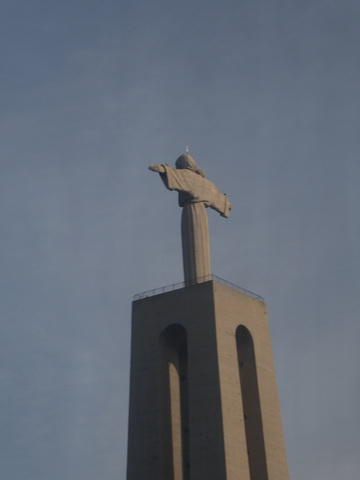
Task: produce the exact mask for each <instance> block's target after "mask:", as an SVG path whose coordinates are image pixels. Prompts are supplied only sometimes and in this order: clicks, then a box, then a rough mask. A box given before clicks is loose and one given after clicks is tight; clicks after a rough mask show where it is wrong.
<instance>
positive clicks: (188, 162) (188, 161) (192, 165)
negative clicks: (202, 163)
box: [175, 154, 205, 177]
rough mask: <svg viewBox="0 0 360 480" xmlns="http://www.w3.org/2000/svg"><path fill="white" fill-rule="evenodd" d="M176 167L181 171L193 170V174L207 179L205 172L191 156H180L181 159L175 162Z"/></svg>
mask: <svg viewBox="0 0 360 480" xmlns="http://www.w3.org/2000/svg"><path fill="white" fill-rule="evenodd" d="M175 166H176V168H177V169H179V170H191V171H192V172H194V173H197V174H198V175H201V176H202V177H205V172H204V171H203V170H201V168H200V167H198V166H197V165H196V162H195V160H194V159H193V158H192V157H190V155H187V154H184V155H180V157H179V158H178V159H177V160H176V162H175Z"/></svg>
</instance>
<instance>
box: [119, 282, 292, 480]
mask: <svg viewBox="0 0 360 480" xmlns="http://www.w3.org/2000/svg"><path fill="white" fill-rule="evenodd" d="M254 402H255V403H254ZM254 405H255V406H254ZM205 478H206V479H207V480H288V473H287V465H286V456H285V449H284V443H283V438H282V428H281V420H280V411H279V405H278V400H277V392H276V384H275V373H274V368H273V362H272V355H271V345H270V338H269V331H268V325H267V316H266V307H265V304H264V303H263V302H260V301H259V300H255V299H253V298H250V297H248V296H246V295H244V294H242V293H240V292H238V291H236V290H234V289H232V288H229V287H227V286H224V285H222V284H220V283H218V282H214V281H208V282H204V283H200V284H196V285H192V286H189V287H186V288H183V289H180V290H176V291H173V292H169V293H164V294H161V295H156V296H153V297H149V298H145V299H142V300H137V301H135V302H134V303H133V319H132V353H131V379H130V412H129V442H128V470H127V480H203V479H205Z"/></svg>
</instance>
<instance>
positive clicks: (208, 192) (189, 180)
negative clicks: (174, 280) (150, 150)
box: [160, 165, 230, 285]
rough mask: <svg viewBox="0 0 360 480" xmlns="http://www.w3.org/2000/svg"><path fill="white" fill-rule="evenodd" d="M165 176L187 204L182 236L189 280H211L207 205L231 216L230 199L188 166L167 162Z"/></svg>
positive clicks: (183, 217)
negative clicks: (171, 165)
mask: <svg viewBox="0 0 360 480" xmlns="http://www.w3.org/2000/svg"><path fill="white" fill-rule="evenodd" d="M163 167H164V168H165V172H164V173H161V174H160V175H161V178H162V180H163V182H164V184H165V186H166V188H168V189H169V190H176V191H177V192H179V205H180V207H182V208H183V211H182V218H181V237H182V250H183V265H184V276H185V283H186V284H187V285H189V284H192V283H197V282H201V281H206V280H210V275H211V268H210V244H209V226H208V219H207V214H206V208H207V207H210V208H212V209H214V210H216V211H217V212H219V213H220V215H222V216H224V217H228V216H229V210H230V202H229V199H228V197H227V196H226V195H224V194H223V193H222V192H221V191H220V190H219V189H218V188H217V187H216V186H215V185H214V184H213V183H212V182H210V181H209V180H207V179H206V178H204V177H202V176H200V175H198V174H196V173H194V172H193V171H191V170H188V169H174V168H172V167H169V166H167V165H163Z"/></svg>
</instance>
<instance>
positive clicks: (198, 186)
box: [160, 165, 231, 217]
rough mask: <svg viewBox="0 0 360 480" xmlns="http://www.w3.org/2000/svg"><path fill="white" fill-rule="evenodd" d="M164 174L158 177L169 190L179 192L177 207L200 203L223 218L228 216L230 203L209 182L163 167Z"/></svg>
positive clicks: (181, 171) (189, 172) (194, 174)
mask: <svg viewBox="0 0 360 480" xmlns="http://www.w3.org/2000/svg"><path fill="white" fill-rule="evenodd" d="M163 167H164V169H165V172H164V173H161V174H160V176H161V178H162V180H163V182H164V184H165V186H166V188H167V189H169V190H176V191H177V192H179V205H180V206H181V207H183V206H184V205H185V204H186V203H198V202H202V203H204V204H205V206H206V207H210V208H213V209H214V210H216V211H217V212H219V213H220V215H222V216H223V217H228V216H229V211H230V208H231V206H230V202H229V199H228V197H227V196H226V195H225V194H224V193H222V192H221V191H220V190H219V189H218V188H217V187H216V186H215V185H214V184H213V183H212V182H210V180H207V179H206V178H204V177H201V176H200V175H198V174H197V173H195V172H192V171H191V170H186V169H179V170H178V169H175V168H172V167H169V166H168V165H163Z"/></svg>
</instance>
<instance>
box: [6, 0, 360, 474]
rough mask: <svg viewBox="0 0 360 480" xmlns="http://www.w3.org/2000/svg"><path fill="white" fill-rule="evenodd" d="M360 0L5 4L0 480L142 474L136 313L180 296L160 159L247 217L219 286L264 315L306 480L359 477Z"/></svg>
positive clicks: (214, 243)
mask: <svg viewBox="0 0 360 480" xmlns="http://www.w3.org/2000/svg"><path fill="white" fill-rule="evenodd" d="M359 20H360V3H359V2H358V1H357V0H342V1H341V2H340V1H334V0H326V1H325V0H312V1H311V2H310V1H308V0H303V1H299V0H298V1H289V0H286V1H285V0H253V1H249V0H244V1H239V0H237V1H233V0H223V1H221V2H220V1H219V0H216V1H213V0H206V1H205V0H192V1H191V2H190V1H182V2H179V1H169V0H167V1H165V0H164V1H162V0H153V1H152V2H145V1H142V0H139V1H136V2H134V1H119V0H117V1H115V0H102V1H101V2H100V1H95V0H87V1H85V0H72V1H69V0H63V1H62V2H58V1H53V0H33V1H31V2H29V1H25V0H11V1H10V0H2V1H1V3H0V27H1V28H0V32H1V34H0V35H1V42H0V52H1V53H0V55H1V65H2V68H1V71H0V81H1V92H0V93H1V110H0V127H1V128H0V140H1V143H0V144H1V147H0V153H1V155H0V167H1V175H0V220H1V225H2V228H1V233H0V238H1V245H2V248H1V253H0V267H1V277H0V294H1V303H0V313H1V316H0V318H1V331H2V333H1V335H0V477H1V478H4V479H6V480H49V479H51V480H99V479H106V480H119V479H124V478H125V471H126V440H127V438H126V437H127V415H128V387H129V385H128V382H129V358H130V320H131V301H132V297H133V295H134V294H135V293H138V292H141V291H145V290H149V289H152V288H156V287H160V286H163V285H167V284H172V283H176V282H179V281H182V277H183V275H182V263H181V244H180V215H181V211H180V209H179V207H178V206H177V198H176V194H175V193H174V192H169V191H167V190H166V189H165V188H164V186H163V185H162V183H161V181H160V179H159V178H158V176H157V175H156V174H154V173H152V172H149V171H148V170H147V166H148V164H150V163H168V164H169V165H173V164H174V162H175V160H176V158H177V157H178V156H179V155H180V154H181V153H183V152H184V150H185V146H186V145H189V146H190V154H191V155H192V156H193V157H194V158H195V160H196V161H197V163H198V164H199V166H200V167H201V168H203V170H205V172H206V175H207V177H208V178H209V179H210V180H212V181H213V182H214V183H215V184H216V185H217V186H218V187H219V188H220V189H221V190H223V191H224V192H225V193H227V194H228V195H229V197H230V200H231V202H232V206H233V209H232V212H231V215H230V218H229V219H224V218H222V217H220V216H219V215H218V214H217V213H216V212H214V211H209V212H208V214H209V215H208V216H209V223H210V235H211V253H212V271H213V273H214V274H215V275H218V276H220V277H222V278H224V279H226V280H228V281H230V282H233V283H235V284H238V285H240V286H242V287H244V288H246V289H249V290H252V291H254V292H256V293H258V294H260V295H262V296H263V297H265V300H266V302H267V305H268V311H269V321H270V328H271V335H272V343H273V351H274V359H275V367H276V373H277V379H278V387H279V394H280V402H281V409H282V418H283V425H284V433H285V441H286V447H287V453H288V460H289V467H290V474H291V479H292V480H304V479H312V480H323V479H326V480H339V479H346V480H358V478H359V472H360V458H359V450H360V440H359V427H360V416H359V414H358V406H359V400H360V380H359V373H358V370H359V368H358V367H359V357H360V355H359V347H358V343H359V342H358V339H359V333H360V322H359V311H360V296H359V284H360V273H359V272H360V255H359V243H360V242H359V236H360V215H359V201H360V194H359V174H360V161H359V151H360V131H359V117H360V113H359V112H360V108H359V107H360V83H359V78H360V53H359V52H360V51H359V45H360V29H359V24H360V22H359Z"/></svg>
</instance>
